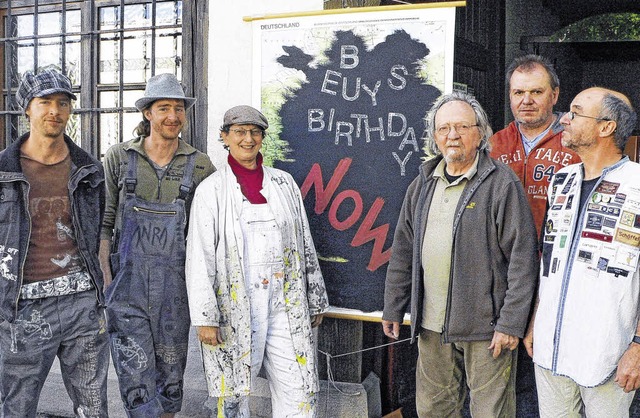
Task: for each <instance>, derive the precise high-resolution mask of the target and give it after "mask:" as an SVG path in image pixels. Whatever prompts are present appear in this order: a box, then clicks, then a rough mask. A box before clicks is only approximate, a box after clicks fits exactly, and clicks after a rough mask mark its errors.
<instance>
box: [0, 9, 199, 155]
mask: <svg viewBox="0 0 640 418" xmlns="http://www.w3.org/2000/svg"><path fill="white" fill-rule="evenodd" d="M181 1H182V26H181V34H180V36H181V38H182V45H181V48H182V57H181V63H180V64H178V65H179V68H180V71H181V78H182V80H181V81H182V83H183V85H185V93H186V94H187V95H188V96H197V97H198V102H197V104H196V106H194V107H193V108H192V111H190V112H189V114H188V115H187V116H188V121H189V123H188V124H187V126H186V127H185V129H184V130H183V132H182V139H183V140H185V142H187V143H190V144H192V145H194V146H195V147H196V148H198V149H200V150H202V151H205V152H206V147H207V143H206V137H207V106H206V104H207V100H206V94H205V97H203V96H200V95H199V94H198V93H199V92H205V93H206V91H207V90H206V82H207V77H206V74H207V64H206V63H207V60H206V51H207V39H206V35H207V34H206V32H205V30H206V23H207V20H208V14H207V13H208V5H207V2H206V1H204V0H181ZM161 2H162V0H87V1H82V0H58V1H55V0H5V1H0V20H1V21H2V28H1V29H0V40H2V41H3V42H2V43H1V44H0V53H2V55H3V58H4V59H3V61H2V65H0V84H1V85H2V97H0V106H1V108H0V127H1V128H2V129H3V131H4V133H5V135H4V138H3V139H0V150H1V149H4V148H6V146H7V145H9V144H10V143H11V142H13V141H15V140H17V127H16V126H12V118H14V117H15V116H16V115H20V114H22V112H21V110H20V108H19V107H18V106H17V105H16V104H15V100H14V97H15V92H16V89H17V87H18V86H17V83H18V81H16V80H14V78H16V77H15V76H14V74H15V72H16V71H17V63H16V62H15V57H16V51H15V50H14V48H16V46H15V44H13V45H12V44H11V42H7V41H13V42H17V41H18V40H27V39H33V40H36V39H37V40H40V39H46V38H52V37H59V38H61V39H62V43H63V44H65V39H66V38H67V37H69V36H79V37H80V66H81V68H80V77H81V80H82V81H81V85H80V86H74V93H76V95H78V97H79V99H80V100H79V102H80V103H82V104H83V106H82V107H77V108H75V109H74V113H75V114H76V115H78V117H79V118H80V129H81V132H82V135H81V138H82V140H81V144H79V145H81V146H82V148H83V149H85V150H86V151H88V152H89V153H91V154H92V155H94V156H95V157H98V158H100V157H101V155H100V153H101V150H100V148H101V147H100V137H99V133H100V132H99V129H100V126H99V122H98V121H99V119H100V114H101V113H106V111H109V112H111V113H113V112H115V113H118V114H119V115H123V114H125V113H136V112H137V109H135V108H132V107H123V106H119V107H116V108H103V107H99V106H98V103H99V98H100V93H101V92H104V91H113V92H114V93H115V94H119V95H120V103H121V104H122V94H123V92H125V91H127V90H144V87H145V85H146V83H145V82H137V83H127V82H126V80H123V77H120V76H119V77H118V78H119V80H118V81H116V82H115V83H104V84H98V80H99V71H100V69H99V65H100V63H99V42H100V38H101V35H103V34H104V33H109V32H116V33H117V32H120V33H126V32H131V31H137V30H143V29H145V30H149V31H150V33H151V43H152V47H151V58H150V60H149V61H150V63H149V66H150V71H151V75H154V74H155V73H156V71H155V62H156V56H155V48H154V46H155V40H156V39H155V38H156V30H162V29H165V28H174V29H175V28H180V25H173V26H172V25H163V26H157V25H156V21H155V5H156V4H157V3H161ZM142 3H145V4H151V7H152V8H153V10H154V13H153V14H152V16H153V17H152V22H151V25H150V26H145V27H143V28H142V27H135V28H132V27H124V28H122V27H120V28H116V29H112V30H100V28H99V24H100V19H99V13H100V8H102V7H114V6H120V7H123V6H129V5H134V4H142ZM71 10H80V14H81V16H80V19H81V20H80V21H81V29H80V32H79V33H78V32H67V33H62V34H61V33H56V34H51V35H41V34H37V35H36V34H34V35H33V36H29V37H21V38H17V37H16V34H17V23H16V22H15V17H16V16H19V15H35V16H36V18H35V19H36V20H35V25H37V16H38V15H39V14H41V13H46V12H52V11H54V12H61V14H62V17H61V18H62V24H63V25H64V23H65V20H66V13H67V12H68V11H71ZM10 18H14V19H13V22H14V24H13V25H11V21H10ZM10 26H11V27H10ZM36 27H37V26H36ZM11 30H12V32H10V31H11ZM8 32H9V33H8ZM34 32H37V29H35V30H34ZM121 39H122V37H121ZM122 42H123V41H122V40H121V41H120V46H122ZM61 51H62V52H61V54H62V58H61V60H62V65H63V71H65V70H66V69H65V68H64V66H65V65H66V62H65V61H66V59H65V52H64V51H65V48H62V49H61ZM120 53H121V52H120ZM203 53H204V55H203ZM118 61H119V64H118V65H119V68H118V70H117V71H118V73H119V75H121V74H122V72H123V67H122V66H123V63H122V61H123V60H118ZM34 66H35V67H36V68H37V66H38V64H37V52H34ZM200 75H203V76H200ZM7 98H8V99H9V102H8V103H6V100H5V99H7ZM122 119H123V118H122V117H120V118H119V126H118V131H119V134H118V142H123V141H126V140H128V139H131V137H132V135H133V134H132V133H131V132H123V129H122V128H123V121H122ZM196 121H197V124H196ZM102 151H104V150H102Z"/></svg>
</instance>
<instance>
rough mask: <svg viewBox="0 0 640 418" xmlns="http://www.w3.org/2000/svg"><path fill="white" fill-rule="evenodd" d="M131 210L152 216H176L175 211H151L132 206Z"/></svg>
mask: <svg viewBox="0 0 640 418" xmlns="http://www.w3.org/2000/svg"><path fill="white" fill-rule="evenodd" d="M133 210H135V211H136V212H144V213H153V214H154V215H176V214H177V213H178V212H177V211H175V210H153V209H147V208H142V207H140V206H134V207H133Z"/></svg>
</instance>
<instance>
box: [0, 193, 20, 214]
mask: <svg viewBox="0 0 640 418" xmlns="http://www.w3.org/2000/svg"><path fill="white" fill-rule="evenodd" d="M19 210H20V207H19V193H18V191H17V190H16V189H15V188H14V186H13V185H7V184H0V224H9V223H14V222H16V220H17V219H18V211H19Z"/></svg>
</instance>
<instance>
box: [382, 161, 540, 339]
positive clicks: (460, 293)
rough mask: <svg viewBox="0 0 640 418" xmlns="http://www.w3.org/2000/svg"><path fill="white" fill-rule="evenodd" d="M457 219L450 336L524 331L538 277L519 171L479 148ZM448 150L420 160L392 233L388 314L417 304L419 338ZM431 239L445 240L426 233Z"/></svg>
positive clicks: (414, 325)
mask: <svg viewBox="0 0 640 418" xmlns="http://www.w3.org/2000/svg"><path fill="white" fill-rule="evenodd" d="M479 152H480V157H479V161H478V172H477V173H476V175H475V176H473V178H472V179H471V180H470V181H469V182H467V184H466V186H465V188H464V191H463V193H462V196H461V197H460V201H459V202H458V206H457V208H456V215H455V218H454V222H453V243H454V244H453V248H452V249H451V259H452V262H451V278H450V280H449V296H448V300H447V309H446V316H445V325H444V329H443V330H442V334H443V340H444V342H458V341H483V340H491V339H492V338H493V333H494V331H499V332H502V333H505V334H509V335H514V336H517V337H520V338H522V337H523V335H524V332H525V329H526V326H527V321H528V318H529V313H530V309H531V305H532V302H533V299H534V295H535V289H536V284H537V278H538V267H539V264H538V260H539V259H538V250H537V238H536V229H535V226H534V223H533V217H532V215H531V210H530V208H529V204H528V203H527V198H526V196H525V193H524V190H523V188H522V185H521V183H520V181H519V180H518V177H517V176H516V175H515V174H514V172H513V171H512V170H511V169H510V168H509V167H508V166H507V165H505V164H503V163H500V162H498V161H495V160H492V159H491V158H490V157H489V154H488V153H487V152H486V151H479ZM441 159H442V157H441V156H440V157H437V158H434V159H431V160H429V161H427V162H425V163H424V164H422V166H421V167H420V174H419V175H418V177H417V178H416V179H415V180H414V181H413V182H412V183H411V185H410V186H409V188H408V189H407V193H406V195H405V199H404V202H403V204H402V209H401V211H400V216H399V219H398V224H397V226H396V230H395V235H394V239H393V247H392V248H393V249H392V255H391V260H390V261H389V267H388V269H387V278H386V283H385V294H384V313H383V316H382V318H383V319H385V320H388V321H398V322H401V321H402V318H403V315H404V313H405V312H406V310H407V307H408V306H409V303H411V336H412V339H415V337H416V336H417V335H418V333H419V332H420V330H421V320H422V304H423V300H424V281H423V280H424V278H423V269H422V263H421V257H420V255H421V243H422V242H423V240H424V232H425V226H426V222H428V214H429V207H430V204H431V200H432V197H433V192H434V190H435V185H436V181H437V179H435V178H434V177H433V172H434V170H435V168H436V166H437V165H438V163H439V162H440V160H441ZM425 244H426V245H438V237H427V238H426V240H425Z"/></svg>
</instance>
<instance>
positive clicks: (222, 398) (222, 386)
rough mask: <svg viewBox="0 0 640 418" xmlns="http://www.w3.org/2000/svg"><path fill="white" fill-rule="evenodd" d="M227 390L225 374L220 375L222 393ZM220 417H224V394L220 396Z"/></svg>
mask: <svg viewBox="0 0 640 418" xmlns="http://www.w3.org/2000/svg"><path fill="white" fill-rule="evenodd" d="M225 391H226V384H225V382H224V375H223V376H220V393H222V394H224V393H225ZM218 418H224V396H220V397H219V398H218Z"/></svg>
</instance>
